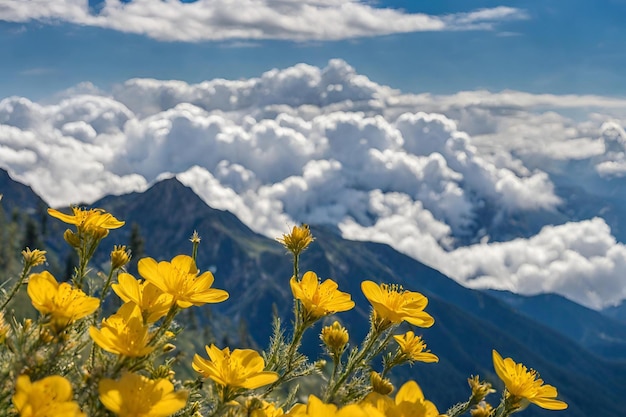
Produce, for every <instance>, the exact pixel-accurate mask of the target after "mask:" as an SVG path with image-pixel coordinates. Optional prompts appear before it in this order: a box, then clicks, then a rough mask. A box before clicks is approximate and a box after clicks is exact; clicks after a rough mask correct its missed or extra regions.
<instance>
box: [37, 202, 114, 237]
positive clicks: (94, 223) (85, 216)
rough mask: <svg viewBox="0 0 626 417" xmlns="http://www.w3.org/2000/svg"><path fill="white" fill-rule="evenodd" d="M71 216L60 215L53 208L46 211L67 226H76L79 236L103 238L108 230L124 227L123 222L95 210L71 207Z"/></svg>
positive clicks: (102, 211) (104, 212)
mask: <svg viewBox="0 0 626 417" xmlns="http://www.w3.org/2000/svg"><path fill="white" fill-rule="evenodd" d="M72 213H73V214H72V215H70V214H65V213H61V212H60V211H58V210H55V209H53V208H49V209H48V214H49V215H50V216H52V217H54V218H56V219H59V220H61V221H62V222H64V223H67V224H73V225H74V226H76V230H77V231H78V233H79V235H81V234H86V235H92V236H94V237H97V238H103V237H105V236H106V235H107V234H108V233H109V230H110V229H118V228H120V227H122V226H124V222H123V221H120V220H117V219H116V218H115V217H113V215H112V214H111V213H107V212H106V211H104V210H102V209H99V208H95V209H89V210H85V209H81V208H78V207H72Z"/></svg>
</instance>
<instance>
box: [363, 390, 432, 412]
mask: <svg viewBox="0 0 626 417" xmlns="http://www.w3.org/2000/svg"><path fill="white" fill-rule="evenodd" d="M362 403H365V404H370V405H372V406H373V407H374V408H376V409H377V410H378V411H380V412H381V413H383V414H384V415H385V416H386V417H437V416H439V412H438V411H437V407H435V404H433V403H432V402H430V401H428V400H426V399H424V394H423V393H422V390H421V388H420V387H419V385H417V382H415V381H408V382H406V383H405V384H404V385H402V387H401V388H400V390H399V391H398V393H397V394H396V397H395V400H392V399H391V398H389V397H387V396H385V395H381V394H378V393H376V392H372V393H370V394H368V395H367V397H365V399H363V401H362Z"/></svg>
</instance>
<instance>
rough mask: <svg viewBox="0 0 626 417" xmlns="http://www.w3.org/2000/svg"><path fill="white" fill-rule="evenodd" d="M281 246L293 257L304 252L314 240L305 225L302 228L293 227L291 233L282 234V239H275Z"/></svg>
mask: <svg viewBox="0 0 626 417" xmlns="http://www.w3.org/2000/svg"><path fill="white" fill-rule="evenodd" d="M276 240H277V241H279V242H280V243H282V244H283V246H284V247H285V248H287V250H288V251H289V252H291V253H293V254H294V255H296V256H297V255H299V254H300V253H301V252H302V251H303V250H305V249H306V248H307V247H308V246H309V245H310V244H311V242H313V241H314V240H315V239H314V238H313V235H311V230H309V226H308V225H306V224H302V226H294V227H293V229H292V230H291V233H288V234H283V237H282V238H281V237H279V238H276Z"/></svg>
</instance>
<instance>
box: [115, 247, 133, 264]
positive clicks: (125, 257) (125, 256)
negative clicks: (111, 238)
mask: <svg viewBox="0 0 626 417" xmlns="http://www.w3.org/2000/svg"><path fill="white" fill-rule="evenodd" d="M130 258H131V256H130V251H129V250H128V249H126V246H124V245H121V246H118V245H115V246H113V250H112V251H111V268H113V269H118V268H121V267H123V266H124V265H126V264H127V263H129V262H130Z"/></svg>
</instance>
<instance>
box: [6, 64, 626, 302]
mask: <svg viewBox="0 0 626 417" xmlns="http://www.w3.org/2000/svg"><path fill="white" fill-rule="evenodd" d="M517 94H518V93H515V92H506V93H489V94H487V93H486V92H480V93H477V95H475V96H474V99H472V100H468V99H467V97H468V94H457V95H454V96H450V97H444V96H437V97H435V96H427V95H405V94H402V93H401V92H400V91H397V90H393V89H391V88H389V87H387V86H381V85H378V84H376V83H374V82H372V81H371V80H369V79H368V78H367V77H365V76H364V75H361V74H358V73H357V72H356V71H355V70H354V68H352V67H350V66H349V65H348V64H347V63H345V62H343V61H340V60H333V61H331V62H330V63H329V64H328V66H327V67H325V68H316V67H311V66H308V65H304V64H300V65H296V66H294V67H291V68H287V69H284V70H272V71H268V72H267V73H265V74H262V75H261V76H260V77H258V78H251V79H247V80H239V81H230V80H221V79H216V80H210V81H205V82H202V83H199V84H188V83H186V82H183V81H157V80H151V79H134V80H129V81H128V82H126V83H125V84H124V85H123V86H120V87H119V88H116V89H114V90H113V91H111V92H108V93H107V92H103V91H100V90H98V89H97V88H95V87H94V86H91V85H82V86H78V87H77V88H75V89H72V90H68V91H66V92H63V93H62V94H60V95H59V96H58V97H57V99H56V100H51V101H50V102H48V103H45V104H44V103H34V102H32V101H30V100H28V99H25V98H21V97H9V98H6V99H3V100H2V101H0V167H2V168H5V169H8V170H9V171H10V173H11V174H12V176H13V177H14V178H17V179H18V180H20V181H23V182H24V183H27V184H29V185H31V186H32V187H33V188H34V190H35V191H36V192H37V193H39V194H40V195H41V196H42V197H44V199H46V201H47V202H48V203H50V204H52V205H55V206H57V205H65V204H70V203H78V202H85V203H91V202H93V201H95V200H96V199H98V198H100V197H102V196H104V195H106V194H122V193H126V192H130V191H142V190H145V189H146V188H147V187H148V186H149V184H151V183H153V182H155V181H158V180H159V179H160V178H163V175H176V176H177V177H178V178H179V179H180V180H181V181H182V182H183V183H185V184H187V185H189V186H190V187H191V188H192V189H193V190H194V191H195V192H196V193H197V194H198V195H199V196H201V197H202V198H203V199H204V200H205V201H206V202H207V203H208V204H209V205H211V206H213V207H215V208H219V209H224V210H229V211H231V212H233V213H234V214H236V215H237V216H238V217H239V218H240V219H241V220H242V221H243V222H244V223H246V224H247V225H248V226H250V227H251V228H252V229H254V230H255V231H258V232H260V233H263V234H265V235H267V236H272V237H273V236H277V235H279V234H280V233H283V232H285V231H286V230H287V229H288V227H289V225H290V224H293V223H294V222H307V223H312V224H315V223H325V224H331V225H334V226H336V227H337V228H338V230H340V231H341V233H343V235H344V236H345V237H347V238H351V239H362V240H373V241H380V242H385V243H388V244H390V245H392V246H393V247H395V248H396V249H398V250H400V251H402V252H404V253H407V254H409V255H410V256H413V257H415V258H416V259H418V260H421V261H422V262H425V263H427V264H429V265H432V266H434V267H436V268H438V269H441V270H442V271H444V272H445V273H447V274H449V275H450V276H451V277H453V278H455V279H457V280H459V282H462V283H464V284H465V285H468V286H474V287H495V288H507V289H511V290H514V291H517V292H522V293H536V292H541V291H555V292H559V293H561V294H564V295H566V296H568V297H570V298H572V299H574V300H576V301H579V302H581V303H583V304H585V305H588V306H592V307H594V308H597V307H600V306H602V305H608V304H611V303H614V302H616V301H618V300H619V299H621V298H624V297H626V295H625V294H622V293H620V292H619V291H617V290H613V289H614V288H616V286H617V285H618V283H619V274H618V271H619V270H620V268H622V257H623V253H624V247H623V245H621V244H620V243H617V242H616V241H615V238H614V237H613V236H612V235H611V230H610V228H609V227H608V225H607V223H606V222H604V221H603V220H602V219H594V220H587V221H582V222H579V223H566V221H567V216H566V215H565V214H564V213H566V212H567V211H568V210H572V209H574V208H572V207H563V204H565V202H564V201H562V199H561V198H560V197H559V195H558V193H557V191H558V182H556V179H558V178H561V177H562V176H563V175H564V174H567V173H572V172H575V173H576V175H578V176H580V177H581V178H582V177H584V176H587V177H593V176H595V177H594V178H595V179H596V181H604V179H603V178H604V177H602V176H601V175H613V176H614V175H621V174H620V173H621V172H622V171H620V164H624V165H625V166H626V158H624V149H625V148H624V144H626V135H625V134H624V129H623V126H624V124H623V123H622V122H621V121H620V120H622V119H620V118H619V112H620V111H622V110H624V109H626V102H622V101H619V100H617V99H609V98H598V97H591V98H590V97H587V98H585V97H582V98H581V97H578V98H577V100H569V99H567V100H565V99H562V97H559V96H553V97H551V98H550V99H549V100H548V99H547V98H546V97H543V96H539V97H534V96H532V95H527V94H526V93H519V94H520V95H521V97H525V100H526V101H524V100H520V102H519V103H518V104H517V105H515V106H513V104H512V101H515V100H513V99H511V98H510V96H515V95H517ZM477 97H482V99H478V98H477ZM455 100H456V101H455ZM572 101H573V102H576V103H578V104H576V106H578V107H575V109H576V110H580V111H582V110H583V109H584V110H585V111H587V110H589V109H591V110H592V111H593V114H590V115H588V117H585V118H574V117H571V116H567V115H566V110H567V109H571V108H572V107H571V106H572V104H571V102H572ZM548 102H549V103H548ZM550 106H551V107H550ZM559 106H562V107H559ZM603 106H604V107H603ZM547 107H549V108H547ZM564 108H565V110H564ZM483 121H484V123H482V122H483ZM572 144H574V145H576V146H575V147H576V149H574V150H570V149H569V147H570V146H571V145H572ZM542 161H543V162H545V161H549V162H550V163H548V164H544V163H543V162H542ZM571 164H574V165H571ZM611 164H612V165H611ZM574 168H575V169H574ZM623 172H626V171H623ZM596 184H597V183H596ZM580 186H581V187H584V186H585V185H584V184H582V183H581V185H580ZM591 191H593V188H592V187H590V188H589V192H591ZM551 223H557V224H560V225H557V226H546V225H548V224H551ZM542 226H546V227H544V228H543V229H541V227H542ZM519 234H522V235H524V236H526V238H524V239H522V238H517V239H514V240H510V239H511V237H512V236H519ZM594 239H595V240H594ZM481 242H482V243H481ZM585 242H587V243H586V244H585ZM594 242H595V243H594ZM544 252H548V253H550V254H551V255H550V256H547V255H546V254H545V253H544ZM542 253H544V254H543V255H541V254H542ZM546 271H549V273H547V272H546ZM594 277H596V278H594ZM539 281H541V285H538V284H537V283H538V282H539ZM544 281H545V282H544Z"/></svg>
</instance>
